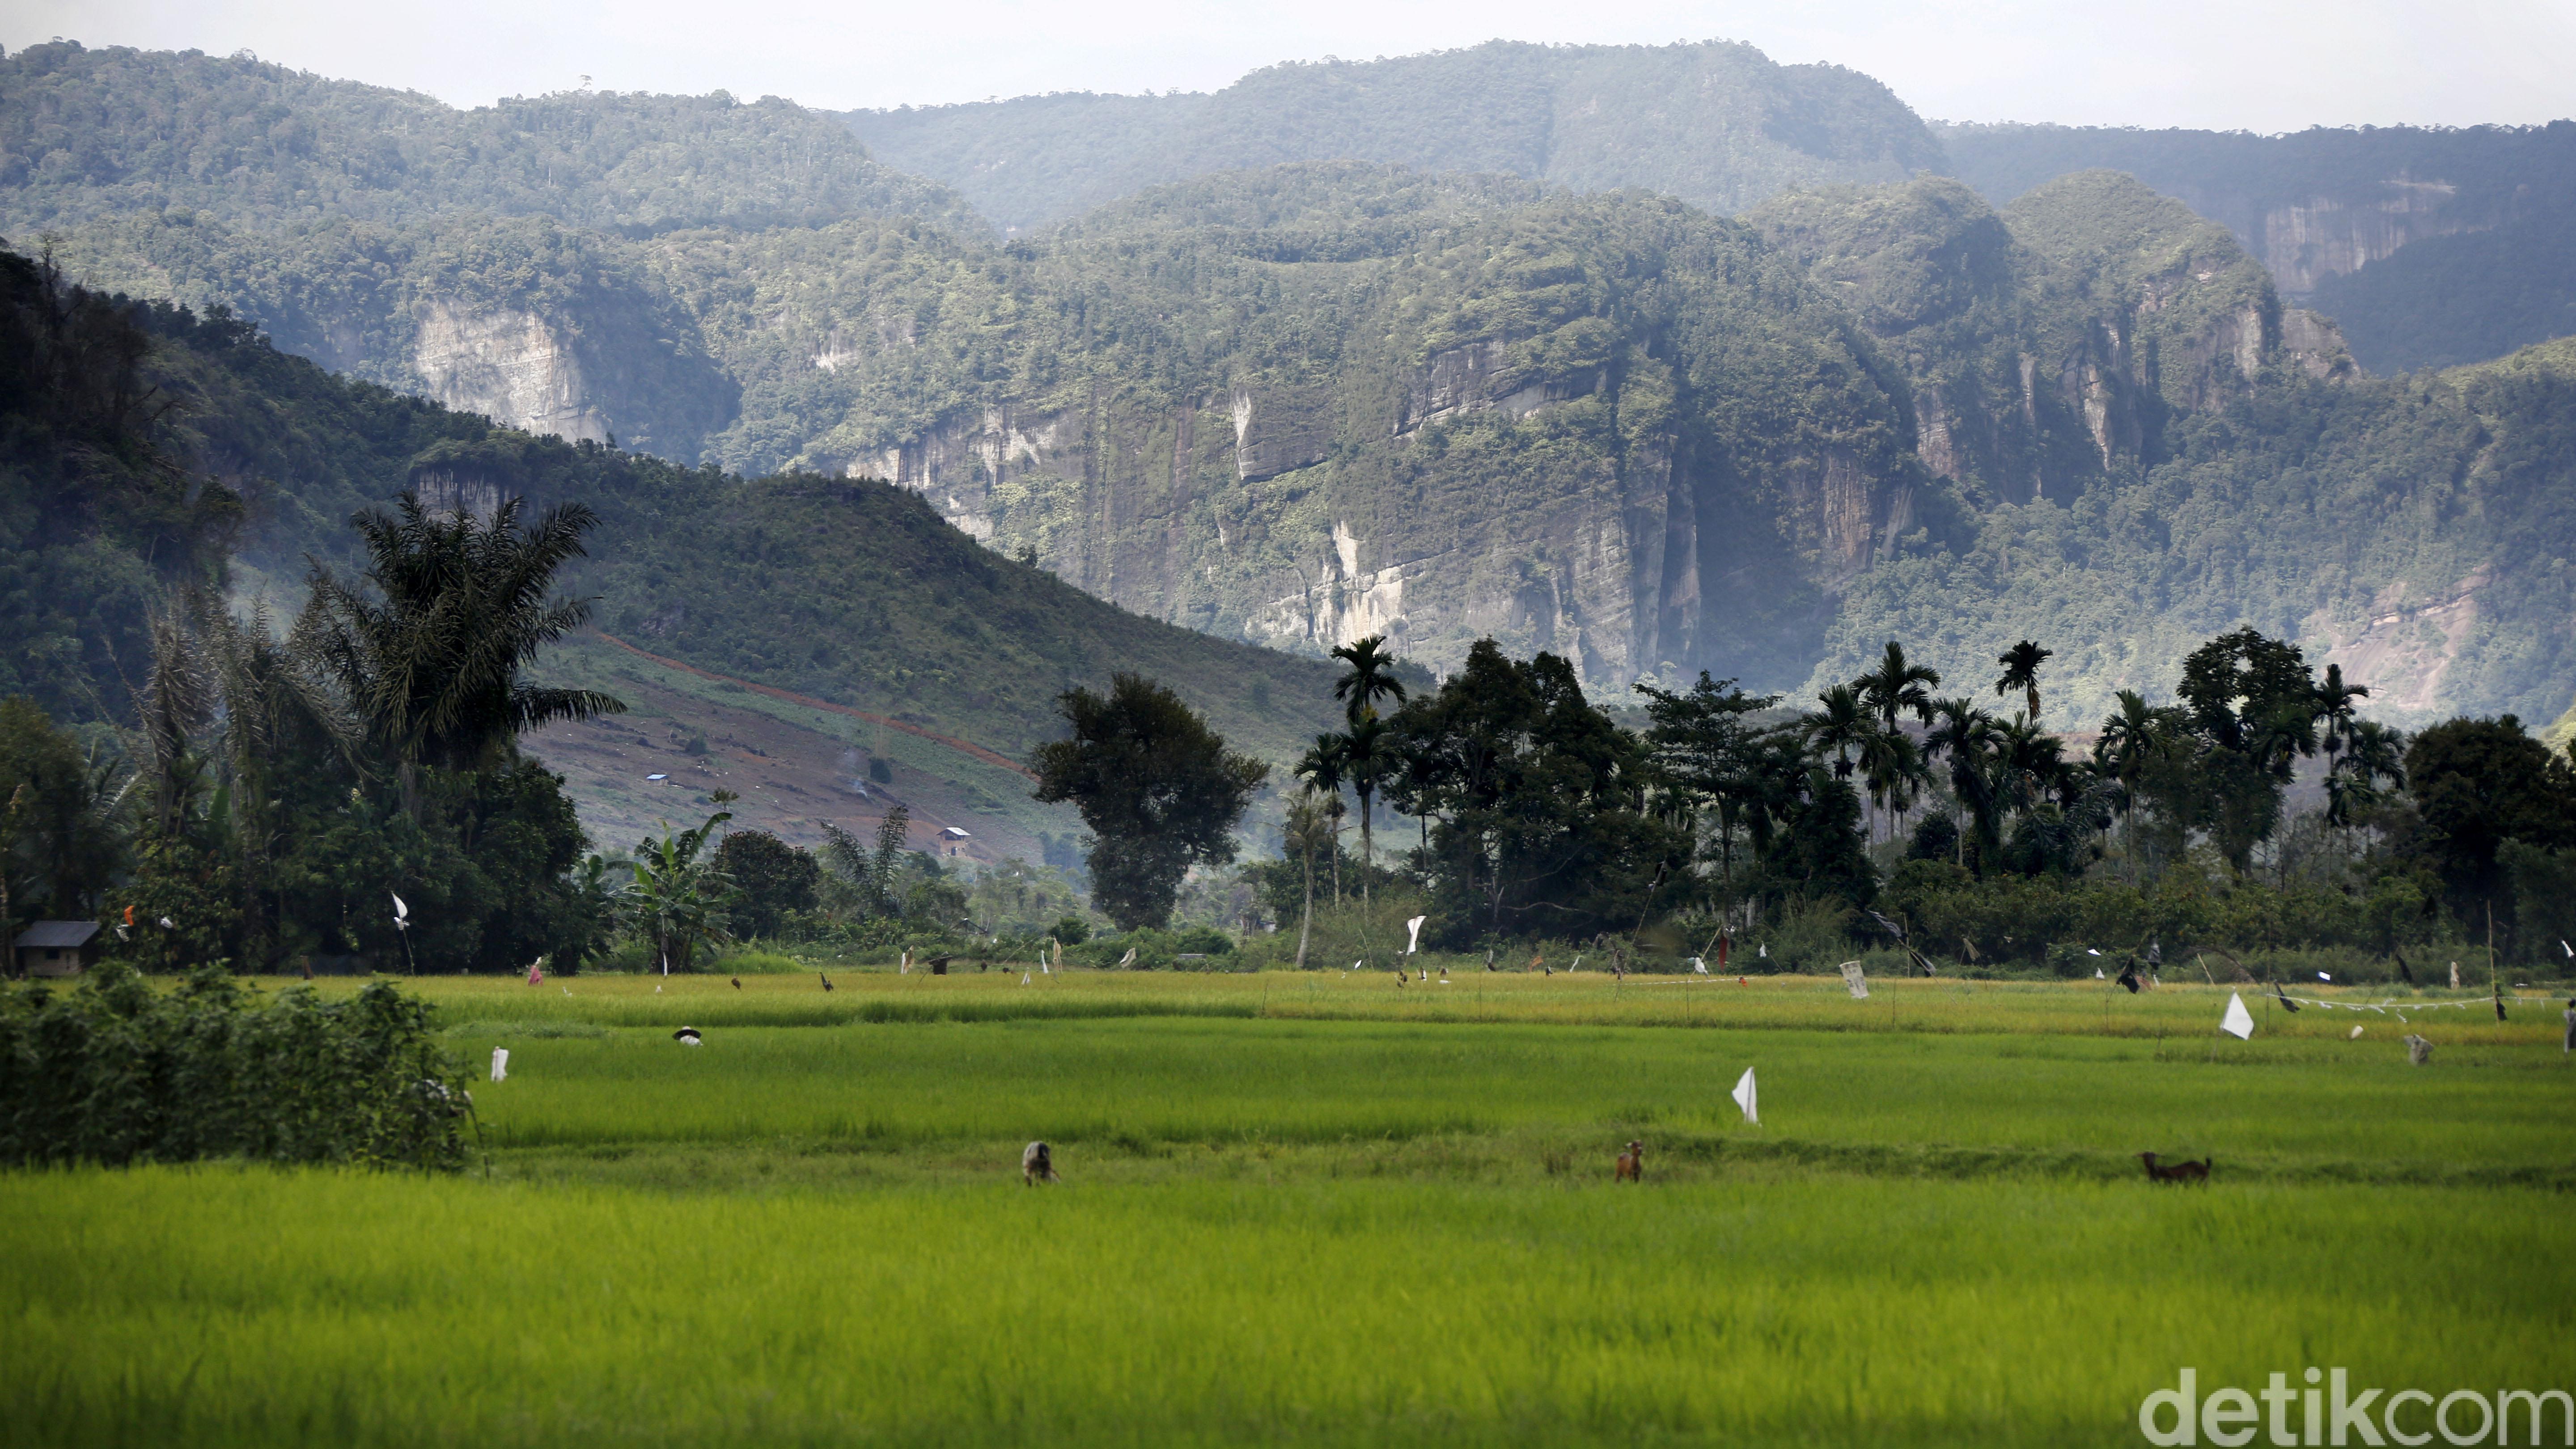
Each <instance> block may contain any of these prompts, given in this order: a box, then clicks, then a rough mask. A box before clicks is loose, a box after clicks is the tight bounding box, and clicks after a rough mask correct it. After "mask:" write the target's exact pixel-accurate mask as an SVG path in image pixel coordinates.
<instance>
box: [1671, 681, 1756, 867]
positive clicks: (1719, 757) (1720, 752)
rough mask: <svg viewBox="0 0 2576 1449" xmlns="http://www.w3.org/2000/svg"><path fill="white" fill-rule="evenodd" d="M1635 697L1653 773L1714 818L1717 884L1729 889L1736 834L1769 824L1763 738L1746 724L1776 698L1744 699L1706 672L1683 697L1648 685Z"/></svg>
mask: <svg viewBox="0 0 2576 1449" xmlns="http://www.w3.org/2000/svg"><path fill="white" fill-rule="evenodd" d="M1637 692H1638V693H1639V694H1642V695H1644V696H1646V718H1647V720H1648V721H1649V723H1648V725H1647V729H1646V745H1647V748H1648V749H1649V750H1650V751H1651V752H1652V756H1651V758H1652V759H1653V761H1654V764H1655V768H1656V769H1657V770H1658V771H1659V772H1660V773H1661V774H1662V775H1663V777H1664V779H1665V780H1666V781H1667V782H1669V783H1670V784H1671V785H1672V786H1673V787H1674V788H1676V789H1678V790H1680V791H1681V792H1682V793H1684V794H1685V795H1687V796H1689V797H1690V798H1691V799H1692V800H1693V801H1695V802H1696V803H1698V804H1700V805H1702V806H1706V807H1709V808H1713V809H1714V810H1715V811H1716V813H1717V849H1718V857H1717V859H1718V878H1719V881H1720V883H1721V884H1722V885H1723V886H1724V887H1726V888H1727V889H1729V890H1732V889H1733V887H1734V883H1735V835H1736V831H1737V830H1738V829H1739V828H1745V827H1748V826H1767V825H1768V823H1769V820H1768V816H1767V815H1766V814H1765V812H1764V811H1763V810H1762V808H1761V806H1762V801H1763V799H1764V797H1765V794H1766V790H1767V787H1768V780H1767V778H1766V771H1765V769H1764V767H1765V766H1766V765H1767V764H1768V763H1769V760H1768V752H1767V751H1765V750H1764V749H1763V748H1762V737H1763V735H1764V734H1765V731H1764V730H1762V729H1761V728H1759V727H1758V726H1756V725H1755V724H1754V723H1753V722H1752V719H1753V716H1754V715H1756V714H1759V713H1760V712H1762V711H1763V710H1766V709H1770V708H1772V707H1773V706H1775V705H1777V704H1778V703H1779V702H1780V696H1778V695H1776V694H1746V693H1745V692H1744V691H1743V690H1742V689H1741V688H1739V687H1738V686H1737V684H1736V682H1735V681H1734V680H1732V679H1727V680H1712V679H1710V678H1709V677H1708V673H1707V671H1705V670H1703V671H1701V673H1700V676H1699V683H1697V684H1695V685H1693V686H1691V688H1690V690H1689V692H1688V693H1674V692H1671V691H1667V690H1662V689H1657V688H1656V687H1655V686H1653V685H1651V684H1640V685H1638V686H1637ZM1760 833H1761V834H1763V835H1767V833H1768V832H1767V830H1762V831H1760ZM1757 845H1758V841H1757Z"/></svg>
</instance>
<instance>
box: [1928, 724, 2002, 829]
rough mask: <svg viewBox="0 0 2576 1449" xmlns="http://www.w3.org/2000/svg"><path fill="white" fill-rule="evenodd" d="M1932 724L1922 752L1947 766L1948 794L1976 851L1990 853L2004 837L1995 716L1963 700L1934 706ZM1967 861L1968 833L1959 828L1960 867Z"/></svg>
mask: <svg viewBox="0 0 2576 1449" xmlns="http://www.w3.org/2000/svg"><path fill="white" fill-rule="evenodd" d="M1932 720H1933V722H1932V729H1931V731H1930V733H1928V734H1926V735H1925V736H1924V737H1923V744H1924V748H1925V749H1927V750H1931V751H1934V752H1937V753H1939V754H1940V755H1941V756H1942V757H1943V758H1944V759H1946V760H1947V761H1948V762H1949V767H1950V793H1951V794H1952V795H1954V796H1956V797H1958V801H1959V805H1960V807H1961V808H1962V809H1964V810H1966V811H1967V812H1968V819H1969V822H1970V825H1971V827H1972V828H1973V829H1975V831H1976V832H1977V842H1978V845H1979V846H1980V848H1982V849H1991V848H1993V847H1995V846H1996V845H1998V844H1999V843H2000V840H2001V837H2002V834H2003V828H2002V821H2001V818H2000V816H2001V811H2000V809H1999V808H1998V806H1999V804H2000V797H1999V794H1998V792H1997V790H1996V788H1995V772H1994V755H1995V743H1996V739H1997V735H1998V731H1997V728H1996V725H1995V717H1994V716H1993V715H1990V714H1988V713H1986V712H1985V711H1984V710H1981V709H1979V708H1977V707H1976V705H1975V704H1974V703H1972V702H1970V701H1968V700H1966V699H1944V700H1938V701H1935V702H1934V704H1933V706H1932ZM1967 859H1968V832H1967V831H1964V830H1963V831H1961V832H1959V863H1960V864H1961V865H1965V864H1966V863H1967Z"/></svg>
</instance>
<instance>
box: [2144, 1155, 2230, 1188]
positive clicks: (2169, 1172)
mask: <svg viewBox="0 0 2576 1449" xmlns="http://www.w3.org/2000/svg"><path fill="white" fill-rule="evenodd" d="M2138 1160H2139V1161H2140V1162H2143V1163H2145V1164H2146V1165H2147V1179H2148V1180H2149V1181H2151V1182H2207V1181H2209V1165H2210V1162H2211V1161H2212V1159H2210V1158H2206V1157H2204V1158H2202V1159H2201V1160H2200V1161H2198V1162H2177V1163H2175V1164H2174V1165H2173V1166H2171V1167H2162V1166H2159V1165H2157V1162H2156V1154H2154V1153H2152V1152H2141V1153H2139V1154H2138Z"/></svg>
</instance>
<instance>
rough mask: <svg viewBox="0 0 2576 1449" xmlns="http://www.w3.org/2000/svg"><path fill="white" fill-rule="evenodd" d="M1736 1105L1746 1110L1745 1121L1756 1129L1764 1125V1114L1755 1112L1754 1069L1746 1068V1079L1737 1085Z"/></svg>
mask: <svg viewBox="0 0 2576 1449" xmlns="http://www.w3.org/2000/svg"><path fill="white" fill-rule="evenodd" d="M1735 1105H1737V1106H1739V1107H1741V1108H1743V1109H1744V1120H1745V1121H1747V1122H1750V1123H1752V1124H1753V1125H1754V1126H1756V1127H1759V1126H1761V1125H1762V1114H1761V1113H1760V1112H1758V1111H1756V1110H1754V1102H1753V1069H1752V1068H1751V1067H1746V1068H1745V1069H1744V1079H1743V1080H1742V1081H1740V1082H1737V1083H1736V1084H1735Z"/></svg>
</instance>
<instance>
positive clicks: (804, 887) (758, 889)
mask: <svg viewBox="0 0 2576 1449" xmlns="http://www.w3.org/2000/svg"><path fill="white" fill-rule="evenodd" d="M715 868H716V870H717V871H719V872H720V873H722V874H723V875H724V876H725V878H726V879H728V880H730V881H732V882H733V883H734V887H735V889H737V890H739V891H740V892H741V893H742V899H741V900H740V901H738V902H736V903H735V906H734V912H733V914H734V919H735V921H736V923H737V924H738V925H739V926H740V927H741V929H740V931H739V932H738V934H740V935H742V936H745V937H764V936H775V935H777V934H778V928H779V924H780V923H781V922H782V921H784V920H785V919H786V918H787V917H789V916H790V915H793V914H795V913H796V912H799V911H810V910H812V909H814V906H815V903H816V897H815V886H816V884H817V883H818V882H819V881H820V880H821V879H822V874H823V868H822V865H821V864H820V863H819V862H817V861H816V860H815V859H814V854H813V852H811V851H808V850H800V849H798V848H796V847H795V846H792V845H789V844H788V843H787V842H785V841H783V840H781V839H779V838H778V837H777V836H775V835H772V834H770V833H769V832H768V831H766V830H736V831H733V832H732V833H730V834H728V835H726V836H725V838H724V841H723V843H722V844H719V845H718V846H717V847H716V856H715Z"/></svg>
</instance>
